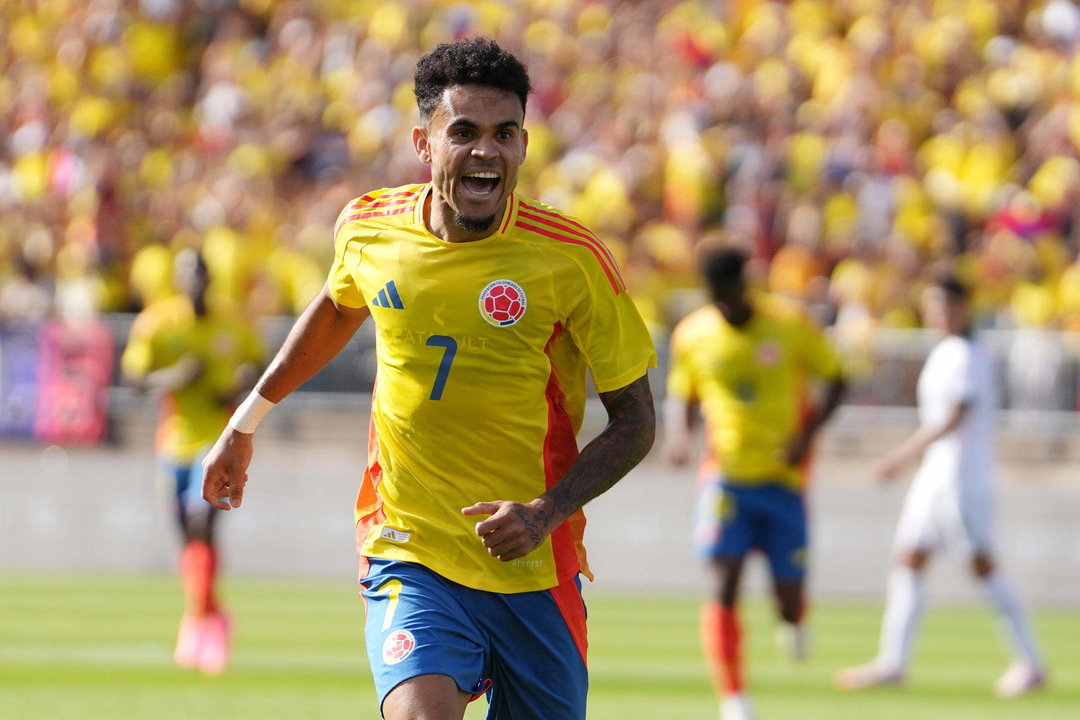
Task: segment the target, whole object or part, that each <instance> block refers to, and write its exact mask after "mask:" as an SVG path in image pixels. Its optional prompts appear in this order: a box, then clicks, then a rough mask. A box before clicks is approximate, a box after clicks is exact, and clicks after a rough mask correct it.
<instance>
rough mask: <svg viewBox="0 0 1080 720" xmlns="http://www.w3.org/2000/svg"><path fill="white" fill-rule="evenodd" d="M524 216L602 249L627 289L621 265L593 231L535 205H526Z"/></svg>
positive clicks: (523, 209) (522, 211) (523, 211)
mask: <svg viewBox="0 0 1080 720" xmlns="http://www.w3.org/2000/svg"><path fill="white" fill-rule="evenodd" d="M523 205H524V204H523ZM531 213H535V214H531ZM523 214H524V215H526V217H529V218H530V219H533V220H541V221H542V222H544V223H545V224H547V225H550V226H552V227H556V228H559V229H560V230H563V231H565V232H568V233H571V234H572V235H576V236H577V237H579V238H582V239H584V240H588V241H590V242H592V243H594V244H595V245H596V247H598V248H599V249H600V252H602V253H603V254H604V257H605V258H607V261H608V264H609V265H610V266H611V267H612V268H613V269H614V270H615V274H616V275H617V276H618V278H619V282H620V283H622V286H623V287H624V288H625V287H626V283H625V282H624V281H623V279H622V275H621V274H620V273H619V264H618V263H617V262H615V257H614V256H613V255H612V254H611V250H609V249H608V247H607V245H605V244H604V243H603V241H602V240H600V238H598V237H597V236H596V233H594V232H593V231H592V230H590V229H589V228H587V227H585V226H584V225H582V224H581V223H579V222H576V221H574V220H571V219H570V218H568V217H566V216H565V215H560V214H559V213H556V212H552V211H550V210H544V209H543V208H539V207H536V206H535V205H524V206H523V207H522V209H521V210H519V211H518V215H519V216H520V215H523ZM537 215H543V216H545V218H543V219H541V218H539V217H537Z"/></svg>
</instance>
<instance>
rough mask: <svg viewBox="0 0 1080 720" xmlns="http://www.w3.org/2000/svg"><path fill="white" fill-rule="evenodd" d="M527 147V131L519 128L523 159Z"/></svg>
mask: <svg viewBox="0 0 1080 720" xmlns="http://www.w3.org/2000/svg"><path fill="white" fill-rule="evenodd" d="M528 149H529V131H528V130H526V129H525V128H521V159H522V160H524V159H525V151H526V150H528Z"/></svg>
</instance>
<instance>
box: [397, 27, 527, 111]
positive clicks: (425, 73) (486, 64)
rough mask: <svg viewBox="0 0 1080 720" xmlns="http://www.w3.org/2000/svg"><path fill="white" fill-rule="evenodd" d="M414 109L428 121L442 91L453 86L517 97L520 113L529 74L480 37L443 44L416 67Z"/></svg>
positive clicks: (500, 50)
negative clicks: (494, 90)
mask: <svg viewBox="0 0 1080 720" xmlns="http://www.w3.org/2000/svg"><path fill="white" fill-rule="evenodd" d="M413 81H414V82H415V90H414V91H415V93H416V105H417V107H419V108H420V118H421V119H422V120H424V121H425V122H426V121H427V120H429V119H430V118H431V114H432V113H433V112H435V108H437V107H438V106H439V103H440V102H441V101H442V94H443V91H444V90H445V89H446V88H448V87H451V86H453V85H466V84H472V85H486V86H488V87H493V88H498V89H499V90H506V91H508V92H512V93H514V94H515V95H517V96H518V99H519V100H521V109H522V111H523V112H524V110H525V100H526V98H527V97H528V96H529V92H530V91H531V90H532V86H531V85H530V84H529V72H528V70H526V69H525V66H524V65H523V64H522V63H521V61H520V60H518V59H517V58H516V57H514V55H513V54H512V53H510V52H508V51H506V50H504V49H503V48H502V47H500V46H499V44H498V43H496V42H495V41H494V40H490V39H488V38H482V37H474V38H468V39H466V40H456V41H454V42H449V43H442V44H441V45H439V46H438V47H436V48H435V49H434V50H432V51H431V52H429V53H427V54H426V55H424V56H423V57H422V58H420V60H419V61H418V62H417V63H416V73H415V75H413Z"/></svg>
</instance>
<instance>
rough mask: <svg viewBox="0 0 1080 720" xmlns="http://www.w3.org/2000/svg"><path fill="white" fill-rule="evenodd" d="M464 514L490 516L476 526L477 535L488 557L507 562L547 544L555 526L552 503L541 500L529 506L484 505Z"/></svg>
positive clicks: (513, 503) (491, 503) (471, 507)
mask: <svg viewBox="0 0 1080 720" xmlns="http://www.w3.org/2000/svg"><path fill="white" fill-rule="evenodd" d="M461 513H462V514H463V515H490V516H491V517H489V518H487V519H485V520H481V521H480V522H478V523H476V534H477V535H478V536H479V537H480V539H481V540H482V541H483V543H484V547H486V548H487V550H488V554H490V555H491V556H492V557H495V558H498V559H499V560H502V561H503V562H507V561H509V560H516V559H517V558H520V557H524V556H526V555H528V554H529V553H531V552H532V551H533V550H535V549H536V548H538V547H539V546H540V543H542V542H544V538H546V537H547V536H548V535H549V534H550V533H551V530H552V528H553V527H556V526H558V523H553V522H552V511H551V509H550V507H549V503H546V502H543V501H542V500H540V499H537V500H534V501H532V502H531V503H528V504H527V505H524V504H522V503H517V502H510V501H507V500H496V501H494V502H480V503H476V504H475V505H471V506H469V507H467V508H463V509H462V510H461Z"/></svg>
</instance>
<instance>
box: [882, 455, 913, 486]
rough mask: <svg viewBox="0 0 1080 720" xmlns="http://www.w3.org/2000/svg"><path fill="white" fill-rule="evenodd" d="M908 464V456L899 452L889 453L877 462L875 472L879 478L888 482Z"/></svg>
mask: <svg viewBox="0 0 1080 720" xmlns="http://www.w3.org/2000/svg"><path fill="white" fill-rule="evenodd" d="M906 464H907V457H906V456H904V455H900V454H897V453H889V454H888V455H886V456H885V457H883V458H881V459H880V460H878V462H877V464H876V465H875V466H874V474H875V475H876V476H877V478H878V480H881V481H882V482H888V481H890V480H893V479H894V478H896V476H897V475H899V474H900V471H901V470H903V469H904V466H905V465H906Z"/></svg>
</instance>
